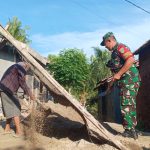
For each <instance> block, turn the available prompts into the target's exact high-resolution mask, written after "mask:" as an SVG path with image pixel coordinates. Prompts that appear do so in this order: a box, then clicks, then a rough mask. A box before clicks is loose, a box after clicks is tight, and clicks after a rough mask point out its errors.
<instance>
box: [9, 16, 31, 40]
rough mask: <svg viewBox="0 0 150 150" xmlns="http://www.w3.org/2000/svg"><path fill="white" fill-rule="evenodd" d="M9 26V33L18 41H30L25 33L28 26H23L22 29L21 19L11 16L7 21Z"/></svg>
mask: <svg viewBox="0 0 150 150" xmlns="http://www.w3.org/2000/svg"><path fill="white" fill-rule="evenodd" d="M7 24H9V27H8V31H9V33H10V34H11V35H12V36H13V37H14V38H15V39H16V40H18V41H21V42H23V43H30V42H31V41H30V40H29V39H28V35H27V33H26V31H27V30H29V27H28V26H25V27H24V29H23V28H22V23H21V21H19V20H18V18H17V17H13V18H12V19H11V20H9V21H8V23H7Z"/></svg>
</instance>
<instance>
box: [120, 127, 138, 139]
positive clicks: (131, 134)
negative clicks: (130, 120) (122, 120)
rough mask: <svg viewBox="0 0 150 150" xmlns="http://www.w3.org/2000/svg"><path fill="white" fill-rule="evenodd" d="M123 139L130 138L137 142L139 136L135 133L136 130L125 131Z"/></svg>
mask: <svg viewBox="0 0 150 150" xmlns="http://www.w3.org/2000/svg"><path fill="white" fill-rule="evenodd" d="M122 136H123V137H128V138H134V139H135V140H136V139H138V134H137V132H136V131H135V129H130V130H129V129H125V131H124V132H123V133H122Z"/></svg>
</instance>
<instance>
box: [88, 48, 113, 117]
mask: <svg viewBox="0 0 150 150" xmlns="http://www.w3.org/2000/svg"><path fill="white" fill-rule="evenodd" d="M93 49H94V51H95V55H94V56H92V57H91V63H90V70H91V71H90V78H91V80H89V85H88V86H89V87H90V90H89V95H88V99H87V103H86V106H87V109H88V111H90V112H91V113H92V114H93V115H94V116H95V117H97V113H98V112H97V100H98V98H97V95H98V94H97V91H93V89H94V88H95V87H96V84H97V83H98V82H99V81H100V80H102V79H104V78H106V77H108V76H110V75H111V72H110V70H109V68H107V67H106V63H107V62H108V60H109V59H110V53H109V52H108V51H107V50H101V49H100V48H99V47H93Z"/></svg>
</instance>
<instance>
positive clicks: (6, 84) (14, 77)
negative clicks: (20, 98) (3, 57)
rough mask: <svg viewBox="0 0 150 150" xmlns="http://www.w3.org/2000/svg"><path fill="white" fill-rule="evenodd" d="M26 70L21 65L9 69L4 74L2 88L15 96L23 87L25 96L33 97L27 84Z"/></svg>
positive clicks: (1, 82) (0, 86) (0, 83)
mask: <svg viewBox="0 0 150 150" xmlns="http://www.w3.org/2000/svg"><path fill="white" fill-rule="evenodd" d="M25 76H26V70H25V69H24V68H23V67H22V66H21V65H19V64H14V65H12V66H11V67H9V68H8V69H7V70H6V72H5V73H4V75H3V77H2V79H1V81H0V88H1V89H2V90H3V91H4V92H5V91H6V92H8V93H10V94H15V93H16V92H17V91H18V89H19V87H21V88H22V89H23V90H24V92H25V94H27V95H28V96H31V95H32V93H31V91H30V89H29V87H28V86H27V84H26V80H25Z"/></svg>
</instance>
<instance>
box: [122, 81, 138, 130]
mask: <svg viewBox="0 0 150 150" xmlns="http://www.w3.org/2000/svg"><path fill="white" fill-rule="evenodd" d="M139 86H140V82H135V83H132V84H131V83H130V84H122V86H121V90H120V100H121V114H122V117H123V127H124V129H132V128H133V129H134V128H135V126H136V125H137V119H136V96H137V93H138V89H139Z"/></svg>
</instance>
